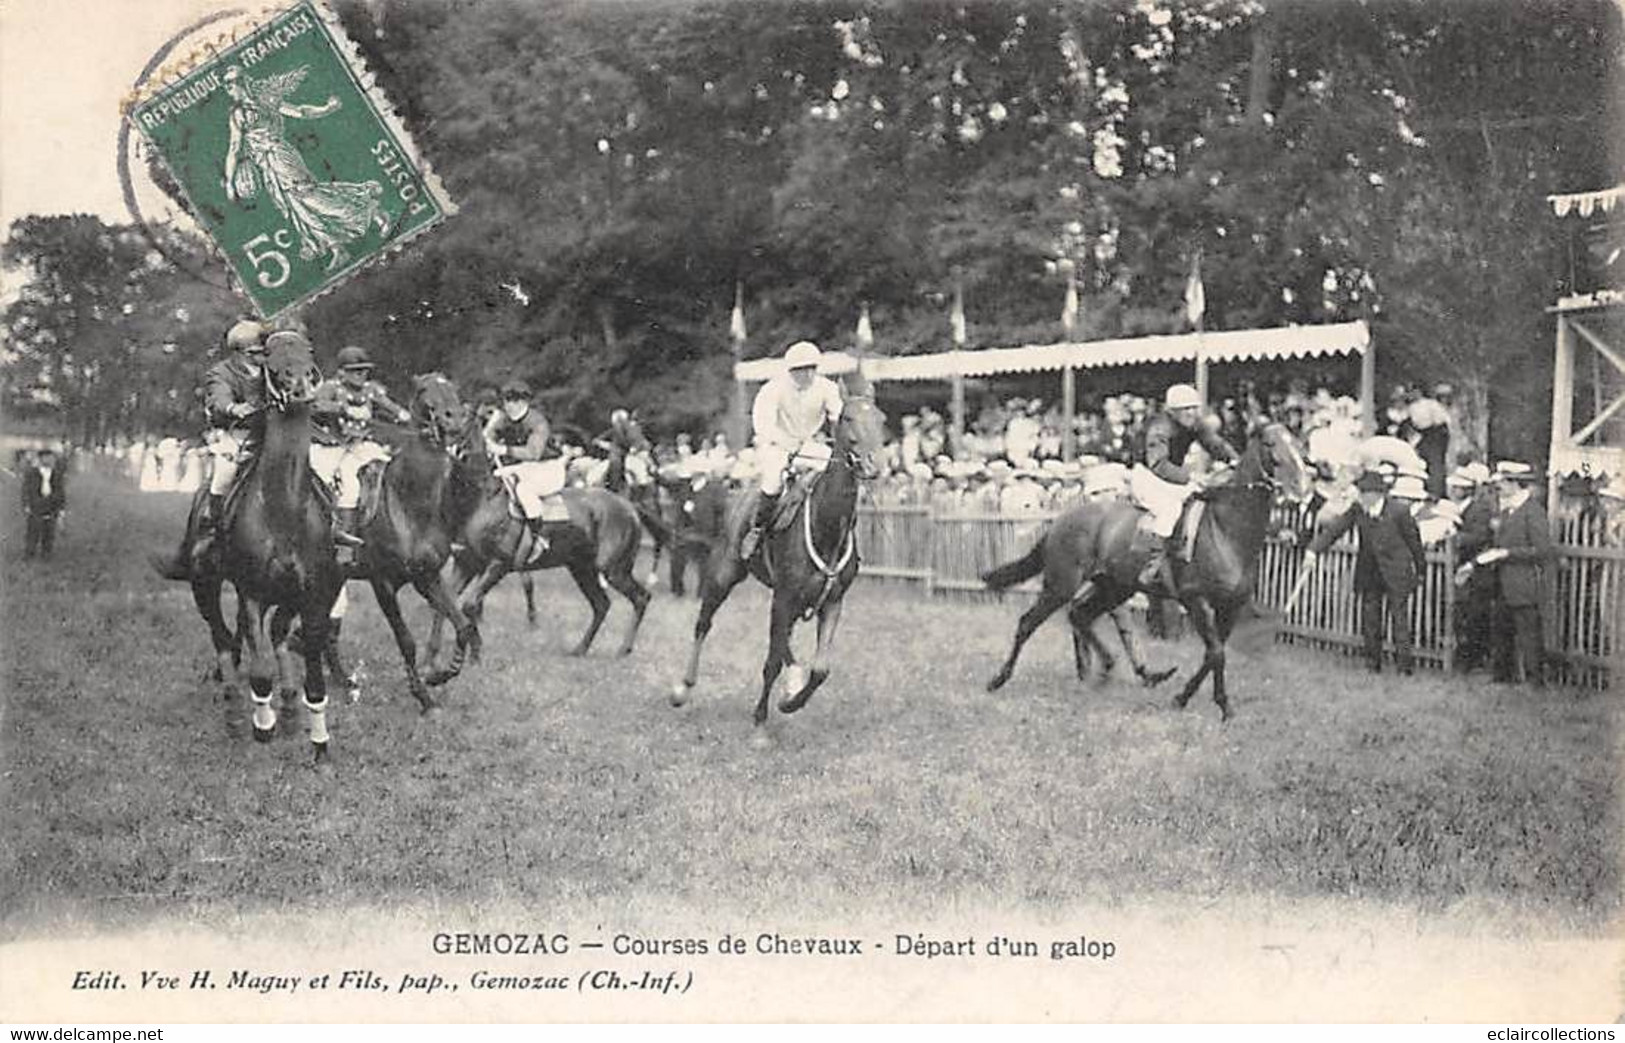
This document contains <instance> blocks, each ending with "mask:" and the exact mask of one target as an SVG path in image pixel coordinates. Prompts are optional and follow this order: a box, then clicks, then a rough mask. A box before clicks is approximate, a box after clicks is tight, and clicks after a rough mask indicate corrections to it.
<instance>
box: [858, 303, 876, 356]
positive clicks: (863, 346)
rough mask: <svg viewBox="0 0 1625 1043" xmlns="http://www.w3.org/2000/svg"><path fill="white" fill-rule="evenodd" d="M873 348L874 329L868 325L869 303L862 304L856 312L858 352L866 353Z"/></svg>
mask: <svg viewBox="0 0 1625 1043" xmlns="http://www.w3.org/2000/svg"><path fill="white" fill-rule="evenodd" d="M874 346H875V328H874V327H873V326H871V325H870V324H869V302H868V301H864V302H863V309H862V310H861V311H860V312H858V350H860V351H868V350H869V349H871V348H873V347H874Z"/></svg>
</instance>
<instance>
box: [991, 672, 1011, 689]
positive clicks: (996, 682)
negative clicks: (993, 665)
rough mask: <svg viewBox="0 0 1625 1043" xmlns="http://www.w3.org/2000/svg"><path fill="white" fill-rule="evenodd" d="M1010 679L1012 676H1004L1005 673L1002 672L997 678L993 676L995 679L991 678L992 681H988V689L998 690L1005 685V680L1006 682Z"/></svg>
mask: <svg viewBox="0 0 1625 1043" xmlns="http://www.w3.org/2000/svg"><path fill="white" fill-rule="evenodd" d="M1008 680H1010V678H1008V677H1006V676H1004V675H1003V674H1000V675H998V676H997V677H995V678H993V679H992V680H990V681H989V682H988V683H987V690H988V691H989V692H996V691H998V690H999V689H1000V688H1003V687H1004V683H1005V682H1006V681H1008Z"/></svg>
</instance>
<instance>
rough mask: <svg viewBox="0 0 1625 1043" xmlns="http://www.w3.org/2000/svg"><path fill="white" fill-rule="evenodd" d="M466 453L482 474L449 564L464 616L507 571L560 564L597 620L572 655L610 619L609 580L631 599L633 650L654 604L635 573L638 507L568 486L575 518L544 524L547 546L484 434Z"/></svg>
mask: <svg viewBox="0 0 1625 1043" xmlns="http://www.w3.org/2000/svg"><path fill="white" fill-rule="evenodd" d="M464 456H465V464H466V465H467V466H468V468H469V471H470V473H478V474H480V475H481V476H482V478H481V483H480V488H479V492H478V493H477V494H476V495H475V497H474V504H473V509H472V510H471V511H470V512H469V514H468V517H467V521H465V522H464V523H463V526H462V529H461V533H460V536H459V538H458V542H459V543H461V544H463V546H464V548H465V550H463V551H461V552H459V553H457V554H454V555H453V556H452V558H451V560H450V561H448V562H447V563H446V571H447V574H448V576H447V578H448V583H449V586H450V589H452V590H456V591H461V596H460V599H459V601H458V606H459V607H460V608H461V609H462V611H463V612H464V614H465V615H467V616H468V618H469V619H471V620H478V619H479V618H480V612H481V610H482V607H483V604H484V601H485V595H486V594H488V593H490V591H491V588H492V587H494V586H496V585H497V582H498V581H499V580H501V579H502V577H503V576H506V575H507V574H508V573H509V572H519V573H521V574H522V573H526V572H530V571H532V570H534V569H552V568H559V567H561V566H562V567H563V568H566V569H568V570H569V572H570V578H571V579H573V580H575V583H576V586H577V587H578V588H580V590H581V593H582V595H583V596H584V597H586V599H587V602H588V604H590V605H591V606H592V622H591V623H590V624H588V626H587V632H586V633H585V634H583V635H582V637H581V641H580V642H579V643H578V644H577V645H576V646H575V648H574V649H572V650H571V652H570V655H572V656H582V655H586V654H587V650H588V649H589V648H591V647H592V642H593V638H595V637H596V636H597V635H598V630H599V628H600V627H602V626H603V624H604V618H605V617H606V616H608V615H609V596H608V595H607V594H605V593H604V586H605V584H606V583H607V584H608V585H609V586H611V587H614V588H615V589H616V590H618V591H620V592H621V594H623V595H624V596H625V597H626V599H627V600H628V601H630V602H632V624H631V626H629V627H628V628H627V631H626V640H625V641H624V642H623V643H622V645H621V648H620V652H619V653H618V654H620V655H623V656H624V655H628V654H630V653H631V651H632V644H633V642H634V641H636V640H637V636H638V627H639V625H640V624H641V623H642V622H643V613H644V611H645V610H647V609H648V607H649V592H648V591H647V590H645V589H644V588H643V586H642V585H641V584H639V583H638V581H637V579H636V577H635V576H633V570H634V568H635V567H636V566H637V557H638V547H639V545H640V544H641V543H642V541H643V530H642V528H641V527H640V526H639V524H638V515H637V512H636V511H635V510H633V508H632V505H631V504H630V503H627V502H626V500H625V498H623V497H620V496H617V495H615V494H614V493H611V492H608V491H606V490H604V489H601V488H588V489H565V490H564V491H563V492H562V493H561V494H560V495H561V496H562V497H563V499H564V503H565V505H566V507H567V508H568V509H569V513H570V517H569V520H568V521H558V522H545V523H543V525H542V531H541V535H542V536H543V537H545V538H546V540H547V547H546V548H545V549H541V548H538V546H537V542H536V539H537V537H536V533H535V532H533V531H532V529H531V528H530V526H529V524H527V523H526V522H525V521H524V520H523V519H520V518H515V517H514V516H513V515H512V513H511V512H510V498H509V495H508V491H507V489H506V488H505V487H504V486H503V484H502V482H501V480H500V479H498V478H497V477H496V476H495V475H494V474H493V473H492V469H491V460H490V456H489V455H488V451H487V449H486V446H485V442H484V440H483V439H474V440H473V441H472V442H470V443H468V444H466V445H465V446H464ZM441 618H442V617H441V616H439V615H438V614H437V615H436V616H435V618H434V620H433V622H432V623H431V624H430V628H429V647H428V655H427V657H426V658H427V662H429V663H431V664H432V663H433V662H434V659H435V657H436V655H437V653H438V651H439V648H440V626H441ZM462 655H463V646H462V644H461V643H459V644H458V646H457V651H456V652H455V653H454V654H453V658H452V664H451V666H450V667H448V668H446V669H445V670H437V671H435V672H434V674H433V675H432V678H431V679H432V680H435V681H438V680H440V679H443V678H445V677H448V676H452V675H454V674H455V673H456V671H457V669H458V668H459V667H460V666H461V661H462Z"/></svg>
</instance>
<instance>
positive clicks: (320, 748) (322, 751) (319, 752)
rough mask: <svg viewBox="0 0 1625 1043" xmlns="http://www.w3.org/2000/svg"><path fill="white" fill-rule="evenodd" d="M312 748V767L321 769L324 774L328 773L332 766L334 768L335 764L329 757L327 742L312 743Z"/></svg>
mask: <svg viewBox="0 0 1625 1043" xmlns="http://www.w3.org/2000/svg"><path fill="white" fill-rule="evenodd" d="M310 749H311V760H310V765H311V767H313V768H315V769H316V770H317V771H319V772H321V773H323V774H326V773H327V772H329V771H331V770H332V768H333V764H332V762H331V761H329V760H328V759H327V743H325V742H313V743H311V744H310Z"/></svg>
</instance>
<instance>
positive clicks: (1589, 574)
mask: <svg viewBox="0 0 1625 1043" xmlns="http://www.w3.org/2000/svg"><path fill="white" fill-rule="evenodd" d="M1049 520H1050V518H1049V516H1048V515H1035V516H1031V517H1020V518H1017V517H1009V516H1005V515H998V514H966V513H937V512H936V511H935V510H934V509H932V508H930V507H924V506H905V507H895V506H872V505H865V506H863V507H861V508H860V513H859V517H858V546H859V548H860V552H861V554H862V556H863V575H864V576H865V577H866V578H867V579H868V580H870V581H871V582H878V583H886V584H902V585H907V586H912V587H916V588H918V589H920V590H921V591H923V592H924V593H925V594H927V595H930V596H937V597H949V598H954V599H959V600H972V601H984V600H994V599H997V598H998V597H999V595H995V594H992V593H989V592H988V591H987V590H986V589H984V587H983V585H982V581H981V579H980V576H981V574H982V573H983V572H985V571H987V570H988V569H990V568H992V567H993V566H995V565H999V564H1002V563H1003V562H1006V561H1010V560H1012V559H1013V558H1016V557H1019V556H1020V555H1021V554H1023V553H1025V552H1026V550H1027V548H1029V547H1031V546H1032V543H1033V540H1035V539H1036V538H1037V537H1038V534H1039V532H1040V531H1042V529H1043V527H1044V526H1045V525H1046V524H1047V523H1048V522H1049ZM1282 528H1285V526H1284V525H1283V526H1282ZM1553 529H1554V532H1553V538H1554V540H1555V541H1556V543H1557V546H1558V557H1557V562H1556V565H1555V567H1554V568H1551V569H1548V576H1549V583H1548V589H1549V591H1550V600H1549V601H1548V603H1547V607H1546V611H1545V613H1544V617H1545V623H1546V647H1547V651H1548V655H1549V661H1550V663H1551V664H1553V665H1554V666H1556V667H1558V668H1559V669H1560V670H1561V671H1562V673H1563V677H1564V679H1565V680H1566V681H1568V682H1570V683H1574V684H1579V685H1584V686H1586V687H1594V688H1606V687H1607V686H1608V682H1609V673H1610V670H1609V668H1610V664H1611V663H1612V662H1613V660H1614V657H1616V656H1618V655H1619V654H1621V652H1622V651H1625V617H1622V615H1621V613H1620V611H1619V606H1620V601H1621V600H1622V598H1625V549H1621V548H1620V547H1618V546H1611V545H1608V544H1609V540H1608V535H1607V533H1606V532H1605V530H1604V528H1603V526H1602V525H1601V524H1594V523H1589V522H1586V521H1582V520H1580V519H1560V520H1559V521H1557V522H1556V523H1555V524H1554V526H1553ZM1355 546H1356V545H1355V542H1354V537H1353V536H1352V535H1350V536H1349V537H1347V538H1345V539H1344V540H1342V541H1340V542H1339V543H1338V544H1336V545H1335V546H1333V547H1332V548H1331V549H1330V550H1329V551H1328V552H1327V553H1325V554H1323V555H1322V556H1321V558H1320V563H1319V565H1318V566H1317V568H1316V570H1315V572H1314V575H1313V578H1312V579H1311V580H1310V581H1309V583H1308V585H1307V586H1306V587H1305V588H1304V591H1303V594H1302V595H1300V597H1299V599H1298V604H1297V605H1296V606H1295V607H1294V608H1293V610H1292V613H1291V615H1290V616H1289V617H1287V618H1285V619H1283V620H1282V621H1281V627H1280V633H1281V639H1282V640H1284V641H1288V642H1291V643H1294V644H1306V645H1310V646H1313V647H1317V648H1323V649H1327V650H1334V651H1341V652H1344V653H1346V654H1357V653H1358V652H1359V650H1360V648H1361V646H1362V638H1361V636H1360V606H1359V600H1358V599H1357V598H1356V597H1355V594H1354V561H1355V553H1356V550H1355ZM1302 560H1303V547H1302V546H1301V545H1297V544H1295V543H1294V542H1293V541H1292V540H1290V539H1284V538H1271V539H1270V540H1269V541H1268V542H1267V543H1266V544H1265V546H1264V553H1263V555H1262V557H1261V558H1260V561H1259V565H1258V592H1257V596H1258V601H1259V603H1260V604H1262V605H1264V606H1267V607H1269V608H1272V609H1276V610H1279V609H1281V608H1283V607H1284V606H1285V604H1286V600H1287V597H1288V595H1289V594H1290V592H1291V590H1292V586H1293V583H1294V582H1295V581H1296V579H1297V576H1298V568H1299V566H1300V564H1301V563H1302ZM1455 569H1456V557H1455V548H1454V545H1453V543H1451V542H1449V541H1447V542H1446V543H1444V544H1442V545H1439V546H1435V547H1431V548H1429V549H1428V551H1427V573H1426V575H1425V576H1424V577H1423V583H1422V587H1421V589H1420V590H1419V591H1418V593H1417V595H1416V596H1414V597H1412V598H1411V623H1412V628H1413V630H1414V633H1415V636H1416V656H1417V661H1418V663H1419V665H1424V666H1432V667H1436V668H1439V669H1445V670H1448V669H1450V668H1451V667H1452V666H1453V664H1454V657H1455V649H1456V633H1455V626H1454V622H1455V615H1456V593H1457V590H1456V586H1455V584H1454V582H1453V581H1452V579H1453V576H1454V574H1455ZM1037 590H1038V581H1037V580H1029V581H1028V582H1026V583H1024V584H1022V585H1020V586H1018V587H1016V588H1015V589H1014V590H1012V591H1011V592H1010V593H1009V594H1008V595H1005V596H1014V597H1017V598H1031V597H1033V596H1035V595H1036V593H1037Z"/></svg>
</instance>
